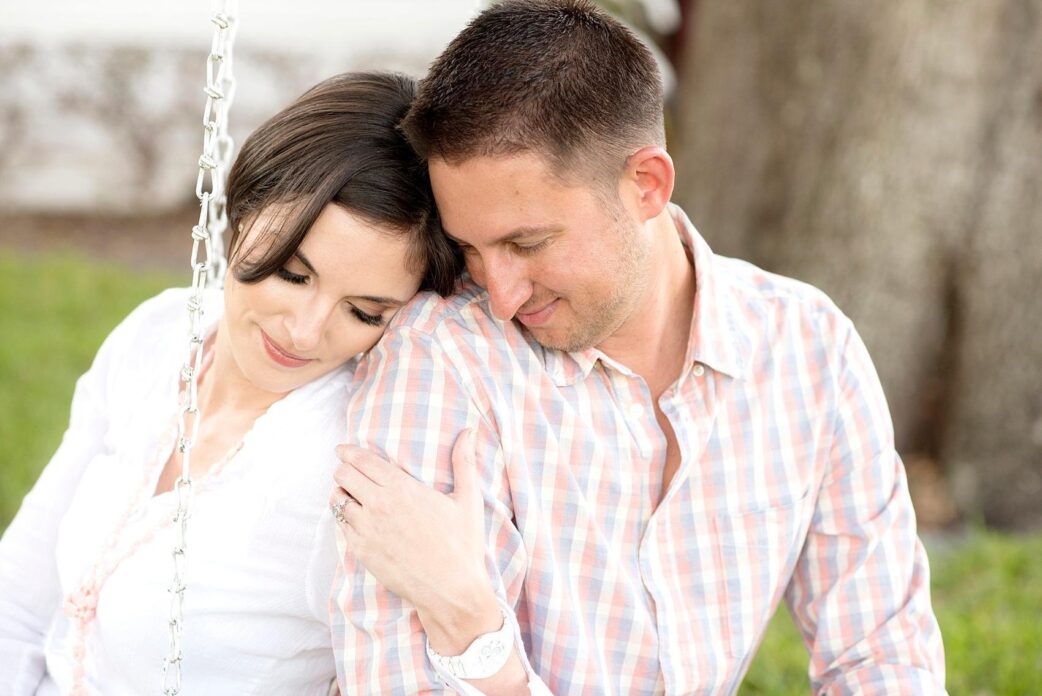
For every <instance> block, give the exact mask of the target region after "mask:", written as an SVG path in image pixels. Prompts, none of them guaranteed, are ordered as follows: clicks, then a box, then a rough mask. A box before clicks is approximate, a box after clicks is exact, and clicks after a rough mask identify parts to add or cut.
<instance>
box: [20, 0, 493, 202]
mask: <svg viewBox="0 0 1042 696" xmlns="http://www.w3.org/2000/svg"><path fill="white" fill-rule="evenodd" d="M477 5H478V3H477V2H475V0H377V1H363V0H341V1H340V2H330V1H328V0H297V1H294V2H286V1H284V0H283V1H278V2H277V1H276V0H240V3H239V15H240V24H239V33H238V37H237V40H236V53H235V61H236V62H235V73H236V76H237V78H238V85H239V87H238V92H237V94H236V100H235V104H234V106H233V110H232V115H231V124H232V132H233V135H235V137H236V139H237V140H241V139H242V137H244V136H245V134H246V133H248V132H249V131H250V130H251V129H252V128H253V127H255V126H256V125H257V124H258V123H260V121H262V120H263V119H264V118H266V117H267V116H269V115H271V114H272V113H273V112H274V111H275V110H277V109H278V108H279V107H281V106H283V105H284V104H286V103H287V102H288V101H289V100H291V99H292V98H293V97H294V96H296V95H297V94H299V93H300V92H301V91H303V90H304V89H305V88H307V87H308V86H310V85H311V84H313V83H314V82H316V81H318V80H319V79H321V78H323V77H326V76H329V75H332V74H334V73H336V72H341V71H344V70H350V69H360V68H367V69H372V68H380V69H394V70H402V71H405V72H409V73H412V74H415V75H420V74H422V72H423V71H424V69H425V68H426V65H427V64H428V62H429V61H430V60H431V59H432V58H433V57H434V56H435V55H436V54H437V53H438V52H439V51H440V50H441V49H442V47H443V46H444V45H445V44H446V43H447V42H448V41H449V39H451V38H452V36H454V35H455V34H456V32H458V31H459V30H460V29H461V28H462V27H463V26H464V24H465V23H466V21H467V20H468V19H469V18H470V17H471V16H472V14H473V13H474V11H475V10H476V8H477ZM209 16H210V2H209V1H208V0H191V1H180V2H175V1H173V0H161V1H157V0H153V1H148V2H144V1H140V0H138V1H131V0H91V1H90V2H83V0H75V1H74V0H47V1H46V2H44V3H34V2H24V1H23V2H17V1H14V2H12V1H9V2H4V3H2V4H0V210H14V209H17V210H56V209H57V210H66V211H69V210H78V211H85V212H89V211H108V212H112V211H125V212H129V211H142V212H144V211H148V210H155V211H158V210H162V209H166V208H170V207H172V206H176V205H180V204H183V203H184V202H185V201H188V200H191V199H192V198H193V189H194V185H195V176H196V169H195V163H196V161H197V159H198V156H199V151H200V148H201V139H202V128H201V119H202V108H203V104H204V97H203V94H202V87H203V83H204V76H205V59H206V53H207V51H208V49H209V44H210V35H211V24H210V22H209Z"/></svg>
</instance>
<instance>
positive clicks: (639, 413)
mask: <svg viewBox="0 0 1042 696" xmlns="http://www.w3.org/2000/svg"><path fill="white" fill-rule="evenodd" d="M643 417H644V406H643V405H642V404H631V405H630V418H632V419H634V420H637V419H638V418H643Z"/></svg>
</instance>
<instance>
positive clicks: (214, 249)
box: [163, 0, 238, 696]
mask: <svg viewBox="0 0 1042 696" xmlns="http://www.w3.org/2000/svg"><path fill="white" fill-rule="evenodd" d="M212 5H213V16H212V17H211V18H210V21H211V22H212V23H213V25H214V29H213V40H212V41H211V44H210V55H209V56H208V57H207V59H206V86H205V87H204V88H203V92H204V93H205V94H206V107H205V108H204V109H203V153H202V155H201V156H200V157H199V175H198V176H197V177H196V181H195V195H196V197H198V199H199V221H198V224H196V225H195V227H193V228H192V259H191V269H192V291H191V295H190V297H189V300H188V320H189V330H188V345H187V350H186V353H185V361H184V365H183V366H182V368H181V392H182V398H181V412H180V418H179V420H178V427H177V451H178V453H179V454H180V455H181V476H180V478H178V479H177V482H176V483H175V484H174V489H175V491H176V492H177V512H176V514H175V516H174V548H173V552H172V557H173V581H172V582H171V584H170V587H169V590H168V591H169V592H170V621H169V628H170V644H169V648H168V650H167V654H166V657H164V658H163V694H164V696H178V695H179V694H180V693H181V669H182V663H183V660H184V653H183V651H182V637H183V631H184V601H185V589H186V582H185V576H186V565H187V553H188V536H187V532H188V518H189V511H190V509H191V502H192V477H191V453H192V447H193V446H194V445H195V441H196V437H197V436H198V434H199V420H200V413H199V406H198V377H199V372H200V369H201V368H202V362H203V339H204V337H203V291H204V290H205V289H206V288H208V287H218V288H219V287H220V286H221V285H222V283H223V280H224V274H225V270H226V269H227V267H228V263H227V260H226V259H225V256H224V232H225V230H226V229H227V228H228V214H227V210H226V207H225V202H226V199H225V191H224V182H225V178H226V175H227V172H228V168H229V167H230V166H231V159H232V153H233V151H234V149H235V143H234V141H233V140H232V138H231V136H230V135H229V134H228V110H229V108H230V107H231V103H232V99H233V98H234V96H235V78H234V77H233V76H232V48H233V46H234V42H235V29H236V24H237V9H238V7H237V5H238V3H237V1H236V0H214V1H213V3H212Z"/></svg>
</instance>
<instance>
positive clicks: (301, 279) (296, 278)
mask: <svg viewBox="0 0 1042 696" xmlns="http://www.w3.org/2000/svg"><path fill="white" fill-rule="evenodd" d="M275 275H277V276H278V277H279V278H281V279H282V280H284V281H286V282H287V283H293V284H294V285H303V284H304V283H306V282H308V277H307V276H306V275H300V274H299V273H294V272H293V271H291V270H289V269H287V268H280V269H279V270H277V271H275Z"/></svg>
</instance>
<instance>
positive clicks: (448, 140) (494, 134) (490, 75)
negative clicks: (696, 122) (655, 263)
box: [402, 0, 665, 180]
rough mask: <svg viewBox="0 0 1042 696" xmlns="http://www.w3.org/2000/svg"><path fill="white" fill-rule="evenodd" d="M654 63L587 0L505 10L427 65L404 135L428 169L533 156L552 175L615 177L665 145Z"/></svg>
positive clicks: (479, 20) (481, 19)
mask: <svg viewBox="0 0 1042 696" xmlns="http://www.w3.org/2000/svg"><path fill="white" fill-rule="evenodd" d="M662 102H663V97H662V77H661V74H660V73H659V69H658V64H657V63H656V62H655V58H654V56H652V54H651V52H650V51H649V50H648V48H647V47H646V46H645V45H644V44H643V43H641V41H640V40H639V39H638V38H637V37H636V36H634V35H633V33H632V32H631V31H629V30H628V29H627V28H626V27H624V26H623V25H622V24H620V23H619V22H618V21H617V20H615V19H614V18H612V17H611V16H610V15H608V14H607V13H606V12H604V11H603V10H601V9H600V8H598V7H597V6H596V5H594V4H593V3H592V2H589V1H588V0H506V2H502V3H499V4H497V5H495V6H493V7H491V8H490V9H488V10H485V11H484V12H482V13H481V14H480V15H478V16H477V17H476V18H475V19H474V20H473V21H472V22H471V23H470V25H468V26H467V28H466V29H464V30H463V31H462V32H461V33H460V34H459V35H458V36H457V37H456V38H455V40H453V42H452V43H451V44H449V46H448V48H446V49H445V51H444V52H443V53H442V54H441V56H439V57H438V59H437V60H436V61H435V62H434V64H433V65H432V66H431V69H430V71H429V73H428V74H427V77H426V78H425V79H424V80H422V81H421V83H420V90H419V93H418V95H417V98H416V100H415V101H414V102H413V105H412V108H411V109H410V110H409V113H408V114H407V116H406V118H405V120H404V121H403V123H402V128H403V130H404V131H405V133H406V135H407V136H408V138H409V141H410V142H411V143H412V145H413V147H414V148H416V150H417V152H419V154H420V155H421V156H422V157H425V158H440V159H444V160H446V161H448V162H450V163H452V162H462V161H464V160H467V159H470V158H471V157H476V156H502V155H513V154H519V153H522V152H535V153H538V154H540V155H542V156H544V157H546V158H547V159H548V161H549V162H550V163H551V165H552V166H554V167H555V168H557V169H559V172H558V173H559V174H565V173H574V172H576V171H579V172H581V173H582V174H584V175H586V176H591V175H592V176H594V177H595V178H597V179H602V180H603V179H607V178H608V177H616V176H618V174H619V173H620V172H621V171H622V168H623V166H624V165H625V161H626V158H627V157H628V156H629V155H630V154H631V153H632V152H634V151H635V150H637V149H639V148H641V147H644V146H646V145H665V135H664V129H663V116H662V108H663V105H662Z"/></svg>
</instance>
